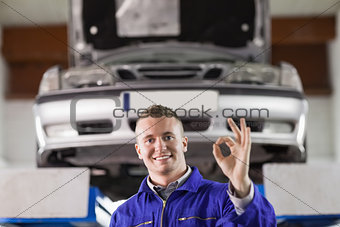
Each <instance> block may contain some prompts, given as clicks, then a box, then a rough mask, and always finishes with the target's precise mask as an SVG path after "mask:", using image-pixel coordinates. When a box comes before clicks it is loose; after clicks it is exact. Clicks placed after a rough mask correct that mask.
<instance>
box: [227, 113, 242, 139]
mask: <svg viewBox="0 0 340 227" xmlns="http://www.w3.org/2000/svg"><path fill="white" fill-rule="evenodd" d="M228 124H229V126H230V128H231V130H232V131H233V133H234V134H235V138H236V141H237V142H238V143H239V142H240V141H241V131H240V129H239V128H238V127H237V125H236V123H235V122H234V120H233V119H232V118H228Z"/></svg>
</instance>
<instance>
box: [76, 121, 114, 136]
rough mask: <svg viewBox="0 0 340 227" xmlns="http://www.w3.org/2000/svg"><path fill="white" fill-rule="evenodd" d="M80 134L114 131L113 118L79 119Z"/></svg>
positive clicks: (78, 129) (78, 128)
mask: <svg viewBox="0 0 340 227" xmlns="http://www.w3.org/2000/svg"><path fill="white" fill-rule="evenodd" d="M77 131H78V133H79V135H93V134H109V133H111V132H112V131H113V124H112V121H111V120H95V121H78V122H77Z"/></svg>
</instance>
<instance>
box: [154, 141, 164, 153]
mask: <svg viewBox="0 0 340 227" xmlns="http://www.w3.org/2000/svg"><path fill="white" fill-rule="evenodd" d="M155 150H156V151H164V150H166V145H165V143H164V141H163V140H162V139H161V138H157V139H156V143H155Z"/></svg>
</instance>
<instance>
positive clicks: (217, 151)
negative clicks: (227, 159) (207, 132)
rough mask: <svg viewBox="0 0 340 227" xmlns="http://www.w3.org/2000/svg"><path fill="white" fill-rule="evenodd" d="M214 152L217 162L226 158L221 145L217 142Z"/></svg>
mask: <svg viewBox="0 0 340 227" xmlns="http://www.w3.org/2000/svg"><path fill="white" fill-rule="evenodd" d="M213 154H214V157H215V159H216V161H217V163H220V162H221V161H222V160H223V159H224V156H223V154H222V152H221V149H220V146H218V144H216V143H214V144H213Z"/></svg>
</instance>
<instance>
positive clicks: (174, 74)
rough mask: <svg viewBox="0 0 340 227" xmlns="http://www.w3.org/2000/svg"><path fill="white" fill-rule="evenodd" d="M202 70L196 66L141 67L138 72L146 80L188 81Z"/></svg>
mask: <svg viewBox="0 0 340 227" xmlns="http://www.w3.org/2000/svg"><path fill="white" fill-rule="evenodd" d="M201 71H202V69H201V68H200V67H198V66H171V67H170V66H164V67H141V68H139V69H138V72H139V73H140V74H141V75H142V77H146V78H148V79H157V80H161V79H189V78H193V77H195V76H197V74H198V73H199V72H201Z"/></svg>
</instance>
